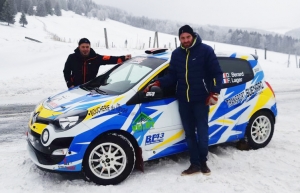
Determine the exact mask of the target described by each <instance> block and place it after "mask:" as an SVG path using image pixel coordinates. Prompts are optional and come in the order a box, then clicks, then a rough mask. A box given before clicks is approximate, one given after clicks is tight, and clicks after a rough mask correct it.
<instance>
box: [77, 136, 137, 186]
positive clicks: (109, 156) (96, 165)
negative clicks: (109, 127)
mask: <svg viewBox="0 0 300 193" xmlns="http://www.w3.org/2000/svg"><path fill="white" fill-rule="evenodd" d="M134 164H135V152H134V148H133V146H132V144H131V143H130V141H129V140H128V139H126V138H125V137H123V136H122V135H118V134H108V135H105V136H103V137H101V138H100V139H98V140H96V141H94V142H93V143H92V144H91V145H90V146H89V147H88V149H87V151H86V153H85V156H84V159H83V163H82V165H83V173H84V175H85V177H86V178H87V179H88V180H90V181H92V182H94V183H96V184H99V185H111V184H118V183H120V182H122V181H123V180H125V179H126V178H127V177H128V176H129V175H130V173H131V172H132V170H133V168H134Z"/></svg>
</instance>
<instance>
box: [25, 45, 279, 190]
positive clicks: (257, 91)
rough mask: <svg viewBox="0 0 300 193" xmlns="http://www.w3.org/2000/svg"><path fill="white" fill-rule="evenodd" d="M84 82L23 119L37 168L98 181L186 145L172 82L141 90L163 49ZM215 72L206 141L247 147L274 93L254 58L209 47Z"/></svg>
mask: <svg viewBox="0 0 300 193" xmlns="http://www.w3.org/2000/svg"><path fill="white" fill-rule="evenodd" d="M147 53H148V54H144V55H140V56H137V57H134V58H132V59H131V60H128V61H126V62H125V63H123V64H122V65H116V66H114V67H112V68H111V69H110V70H108V71H107V72H105V73H103V74H102V75H100V76H98V77H96V78H95V79H93V80H91V81H90V82H88V83H85V84H83V85H80V86H78V87H75V88H73V89H70V90H67V91H65V92H62V93H59V94H57V95H55V96H51V97H49V98H48V99H45V100H44V101H42V102H41V103H39V104H38V105H37V107H36V108H35V110H34V111H33V112H32V114H31V117H30V120H29V130H28V134H27V136H28V137H27V139H28V151H29V154H30V158H31V160H32V161H33V162H34V163H35V164H36V165H37V166H38V167H39V168H42V169H46V170H53V171H61V172H66V171H68V172H81V171H82V172H83V173H84V176H85V177H86V178H87V179H89V180H91V181H93V182H95V183H97V184H101V185H108V184H117V183H120V182H122V181H123V180H125V179H126V178H127V177H128V176H129V175H130V173H131V172H132V170H133V168H134V167H136V168H139V169H142V168H143V162H144V161H147V160H152V159H156V158H161V157H164V156H168V155H171V154H175V153H179V152H183V151H186V150H187V145H186V142H185V134H184V130H183V128H182V124H181V120H180V116H179V113H178V103H177V100H176V97H175V93H176V87H175V86H174V88H172V87H170V88H167V89H161V88H159V87H152V88H151V90H150V91H149V92H147V93H144V92H143V90H144V88H145V87H146V86H147V85H148V84H149V83H150V82H151V81H153V80H155V79H157V78H159V77H161V76H163V75H164V74H165V73H167V71H168V66H169V62H170V56H171V53H170V52H168V51H166V50H165V49H162V50H152V51H148V52H147ZM217 57H218V61H219V63H220V66H221V68H222V70H223V88H222V90H221V93H220V95H219V100H218V103H217V104H216V105H214V106H211V107H210V113H209V144H210V145H214V144H220V143H225V142H236V141H239V140H244V141H246V142H247V143H248V144H249V146H250V147H251V148H253V149H258V148H262V147H264V146H266V145H267V144H268V143H269V142H270V140H271V138H272V135H273V132H274V124H275V118H276V116H277V108H276V101H275V95H274V92H273V90H272V88H271V86H270V85H269V83H268V82H266V81H265V77H264V73H263V70H262V68H261V67H260V65H259V63H258V60H257V57H256V56H255V55H251V54H239V53H230V54H228V53H217Z"/></svg>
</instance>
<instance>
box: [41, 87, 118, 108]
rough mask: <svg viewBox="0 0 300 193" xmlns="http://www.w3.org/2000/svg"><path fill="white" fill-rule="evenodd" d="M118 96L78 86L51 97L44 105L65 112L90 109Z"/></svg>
mask: <svg viewBox="0 0 300 193" xmlns="http://www.w3.org/2000/svg"><path fill="white" fill-rule="evenodd" d="M117 96H118V95H103V94H98V93H96V92H93V91H86V90H83V89H81V88H79V87H76V88H73V89H70V90H68V91H65V92H62V93H59V94H57V95H55V96H52V97H49V98H48V99H46V100H45V101H44V103H43V106H44V107H45V108H47V109H49V110H52V111H56V112H62V113H63V112H66V111H69V110H76V109H88V108H90V107H93V106H95V105H97V104H100V103H103V102H106V101H108V100H111V99H113V98H116V97H117Z"/></svg>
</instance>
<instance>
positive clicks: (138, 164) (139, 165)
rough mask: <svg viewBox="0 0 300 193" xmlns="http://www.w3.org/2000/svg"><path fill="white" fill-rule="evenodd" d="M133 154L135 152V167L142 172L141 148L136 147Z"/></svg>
mask: <svg viewBox="0 0 300 193" xmlns="http://www.w3.org/2000/svg"><path fill="white" fill-rule="evenodd" d="M135 154H136V162H135V168H136V169H138V170H140V171H142V172H144V160H143V156H142V148H140V147H138V148H136V149H135Z"/></svg>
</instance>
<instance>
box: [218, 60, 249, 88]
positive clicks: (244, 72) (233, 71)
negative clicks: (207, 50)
mask: <svg viewBox="0 0 300 193" xmlns="http://www.w3.org/2000/svg"><path fill="white" fill-rule="evenodd" d="M218 61H219V64H220V66H221V69H222V71H223V88H229V87H233V86H237V85H240V84H243V83H246V82H248V81H250V80H252V79H253V77H254V74H253V71H252V68H251V66H250V64H249V62H248V61H247V60H243V59H239V58H227V57H219V58H218Z"/></svg>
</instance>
